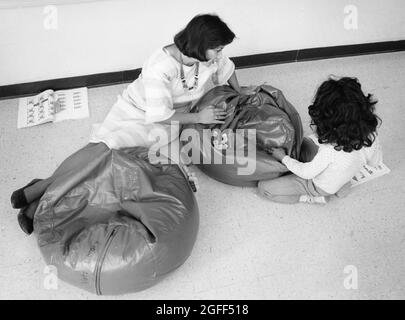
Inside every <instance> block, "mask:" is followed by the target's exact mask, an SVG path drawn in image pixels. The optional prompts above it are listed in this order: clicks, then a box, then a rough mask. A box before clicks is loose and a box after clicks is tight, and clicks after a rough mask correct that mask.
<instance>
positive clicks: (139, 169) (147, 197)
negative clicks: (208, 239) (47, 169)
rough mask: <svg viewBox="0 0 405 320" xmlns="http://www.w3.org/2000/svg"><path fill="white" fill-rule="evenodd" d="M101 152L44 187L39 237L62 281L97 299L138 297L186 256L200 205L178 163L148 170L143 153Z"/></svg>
mask: <svg viewBox="0 0 405 320" xmlns="http://www.w3.org/2000/svg"><path fill="white" fill-rule="evenodd" d="M98 145H99V146H100V147H102V146H103V144H95V146H92V147H93V148H98V149H99V146H98ZM104 148H105V150H102V155H101V156H97V157H95V158H94V159H90V160H89V162H88V163H87V165H86V166H84V167H83V168H81V169H80V170H74V171H72V172H71V173H70V174H64V175H61V176H60V177H58V178H56V179H55V181H54V182H53V183H52V184H51V185H50V186H49V187H48V188H47V190H46V192H45V194H44V195H43V196H42V198H41V200H40V202H39V205H38V208H37V210H36V213H35V217H34V233H35V234H36V236H37V239H38V244H39V247H40V251H41V253H42V255H43V256H44V258H45V260H46V263H47V264H48V265H53V266H55V267H56V268H57V271H58V278H60V279H61V280H64V281H66V282H68V283H70V284H73V285H75V286H78V287H80V288H83V289H85V290H88V291H90V292H93V293H97V294H99V295H100V294H107V295H110V294H122V293H128V292H135V291H139V290H143V289H146V288H148V287H150V286H152V285H154V284H155V283H157V282H158V281H159V280H161V279H162V278H163V277H164V276H165V275H167V274H168V273H170V272H171V271H173V270H175V269H176V268H177V267H179V266H180V265H181V264H183V263H184V262H185V260H186V259H187V258H188V256H189V255H190V253H191V250H192V248H193V245H194V243H195V240H196V236H197V231H198V224H199V214H198V207H197V203H196V200H195V197H194V194H193V192H192V190H191V188H190V186H189V184H188V181H187V180H186V179H185V177H184V175H183V173H182V171H181V170H180V169H179V167H178V166H177V165H158V166H157V165H151V164H150V163H149V162H148V161H147V149H146V148H140V147H136V148H128V149H123V150H119V151H118V150H110V149H108V148H106V147H104ZM65 165H66V164H65ZM67 165H68V164H67Z"/></svg>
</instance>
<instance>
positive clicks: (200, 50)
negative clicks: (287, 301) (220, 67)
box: [174, 14, 235, 61]
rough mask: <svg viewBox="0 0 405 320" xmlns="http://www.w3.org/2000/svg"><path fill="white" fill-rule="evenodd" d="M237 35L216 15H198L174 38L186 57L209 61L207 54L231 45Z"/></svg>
mask: <svg viewBox="0 0 405 320" xmlns="http://www.w3.org/2000/svg"><path fill="white" fill-rule="evenodd" d="M234 38H235V34H234V33H233V32H232V31H231V29H229V28H228V26H227V25H226V24H225V23H224V22H223V21H222V20H221V19H220V18H219V17H218V16H216V15H210V14H203V15H197V16H195V17H194V18H193V19H191V21H190V22H189V23H188V24H187V26H186V27H185V28H184V29H183V30H181V31H180V32H179V33H177V34H176V35H175V36H174V43H175V45H176V46H177V48H179V50H180V51H181V53H183V54H184V55H186V56H188V57H191V58H195V59H198V60H200V61H207V58H206V56H205V52H206V51H207V50H208V49H214V48H217V47H219V46H226V45H227V44H230V43H231V42H232V41H233V39H234Z"/></svg>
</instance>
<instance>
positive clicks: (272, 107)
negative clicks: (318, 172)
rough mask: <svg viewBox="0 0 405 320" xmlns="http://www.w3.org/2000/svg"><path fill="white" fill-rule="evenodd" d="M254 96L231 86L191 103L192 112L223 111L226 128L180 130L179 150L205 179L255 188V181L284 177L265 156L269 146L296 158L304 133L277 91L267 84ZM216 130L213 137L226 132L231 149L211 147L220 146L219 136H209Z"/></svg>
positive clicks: (200, 126)
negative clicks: (180, 145) (197, 168)
mask: <svg viewBox="0 0 405 320" xmlns="http://www.w3.org/2000/svg"><path fill="white" fill-rule="evenodd" d="M255 92H256V93H255V94H253V95H250V96H247V95H241V94H239V93H238V92H236V91H235V90H233V89H232V88H231V87H230V86H219V87H215V88H214V89H212V90H210V91H209V92H208V93H207V94H205V95H204V96H203V97H202V98H201V99H200V100H199V101H198V102H197V103H196V105H195V107H194V109H193V110H192V112H199V111H201V110H203V109H205V108H207V107H208V106H216V107H218V108H222V109H223V110H224V111H226V112H227V117H226V119H225V123H223V124H210V125H208V124H190V125H186V126H184V128H183V132H182V135H181V140H182V143H183V149H184V150H185V151H186V152H187V153H188V155H189V156H190V159H191V160H192V161H193V162H194V163H195V164H196V165H197V166H198V167H199V168H200V169H201V170H202V171H203V172H204V173H206V174H207V175H208V176H210V177H212V178H214V179H216V180H218V181H221V182H223V183H226V184H230V185H236V186H256V185H257V182H258V181H260V180H267V179H274V178H276V177H279V176H280V175H282V174H284V173H286V172H287V171H288V170H287V168H286V167H285V166H284V165H283V164H281V163H280V162H279V161H277V160H276V159H274V158H273V157H272V156H271V154H270V153H269V151H270V150H271V148H272V147H281V148H284V149H285V151H286V153H287V154H288V155H289V156H291V157H292V158H295V159H298V158H299V155H300V148H301V143H302V139H303V130H302V123H301V118H300V116H299V114H298V112H297V110H296V109H295V108H294V106H292V105H291V103H289V102H288V101H287V100H286V98H285V97H284V95H283V93H282V92H281V91H280V90H278V89H276V88H274V87H272V86H270V85H262V86H259V87H257V88H256V90H255ZM249 129H254V130H255V131H253V132H254V134H253V135H249V134H248V130H249ZM215 130H219V133H217V134H216V135H217V136H218V135H222V133H226V137H225V138H226V139H229V137H232V139H231V140H232V141H233V145H232V146H231V145H229V146H228V149H220V148H217V147H216V145H215V142H217V143H218V142H220V141H219V140H221V141H222V137H220V138H221V139H218V138H217V137H214V134H213V132H214V131H215ZM251 132H252V130H251ZM232 135H233V136H232ZM253 138H254V139H253ZM207 141H208V142H210V143H207ZM196 150H198V151H197V152H198V153H199V155H198V156H197V157H196V154H195V152H196ZM253 164H254V165H253ZM249 167H250V168H249ZM252 168H253V169H252Z"/></svg>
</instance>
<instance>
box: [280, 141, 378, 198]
mask: <svg viewBox="0 0 405 320" xmlns="http://www.w3.org/2000/svg"><path fill="white" fill-rule="evenodd" d="M308 138H311V139H312V141H314V143H315V144H316V145H317V146H319V150H318V153H317V154H316V155H315V157H314V159H313V160H312V161H310V162H305V163H304V162H299V161H297V160H295V159H292V158H291V157H289V156H285V157H284V158H283V160H282V163H284V165H285V166H286V167H287V168H288V170H290V171H291V172H292V173H294V174H296V175H297V176H299V177H301V178H303V179H312V180H313V182H314V184H315V185H316V186H317V187H319V188H321V189H322V190H323V191H326V192H327V193H329V194H335V193H336V192H337V191H338V190H339V189H340V188H341V187H343V185H344V184H346V183H347V182H349V181H350V180H351V178H352V177H353V176H354V175H355V174H357V173H358V172H359V170H360V169H361V168H362V167H363V165H365V164H368V165H370V166H373V167H375V166H377V165H379V164H381V163H382V149H381V145H380V143H379V139H378V137H376V139H375V141H374V143H373V144H372V145H371V146H370V147H363V148H361V149H360V150H354V151H352V152H345V151H343V150H341V151H336V150H335V149H334V148H333V146H332V145H330V144H320V143H318V139H317V137H316V136H315V135H311V136H309V137H308Z"/></svg>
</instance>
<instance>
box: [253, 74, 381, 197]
mask: <svg viewBox="0 0 405 320" xmlns="http://www.w3.org/2000/svg"><path fill="white" fill-rule="evenodd" d="M376 103H377V102H376V101H373V100H372V96H371V95H370V94H368V95H367V96H366V95H364V93H363V92H362V90H361V85H360V83H359V81H358V80H357V79H355V78H348V77H345V78H341V79H338V80H336V79H329V80H327V81H325V82H324V83H323V84H322V85H321V86H320V87H319V89H318V91H317V93H316V96H315V99H314V102H313V104H312V105H311V106H309V108H308V111H309V115H310V117H311V127H312V128H313V129H314V133H315V134H314V135H311V136H310V137H309V138H310V140H309V139H306V140H305V141H304V142H305V143H303V147H304V145H305V148H306V149H307V150H308V148H312V149H313V150H314V149H315V150H316V149H317V150H316V151H315V153H316V154H315V157H313V159H312V160H310V159H303V157H302V156H301V160H303V161H308V160H309V161H308V162H300V161H297V160H295V159H292V158H290V157H289V156H287V155H286V154H285V152H284V150H282V149H273V152H272V155H273V157H274V158H276V159H277V160H279V161H280V162H282V163H283V164H284V165H285V166H286V167H287V168H288V169H289V170H290V171H291V172H292V173H293V174H290V175H286V176H283V177H281V178H278V179H275V180H270V181H261V182H259V186H258V187H259V191H260V193H261V194H263V195H264V196H266V197H267V198H269V199H270V200H272V201H276V202H281V203H296V202H310V203H326V199H327V198H328V197H330V196H332V195H335V194H337V193H339V192H340V193H347V190H348V189H349V186H350V180H351V178H352V177H353V176H354V175H356V174H357V173H358V172H359V171H360V169H361V168H362V167H363V165H365V164H368V165H371V166H377V165H379V164H381V162H382V151H381V146H380V144H379V142H378V139H377V133H376V130H377V126H378V123H379V120H380V119H379V117H378V116H377V115H376V114H375V113H374V111H375V110H374V109H375V108H374V105H375V104H376ZM305 148H304V149H305ZM342 190H344V191H345V192H342Z"/></svg>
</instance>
